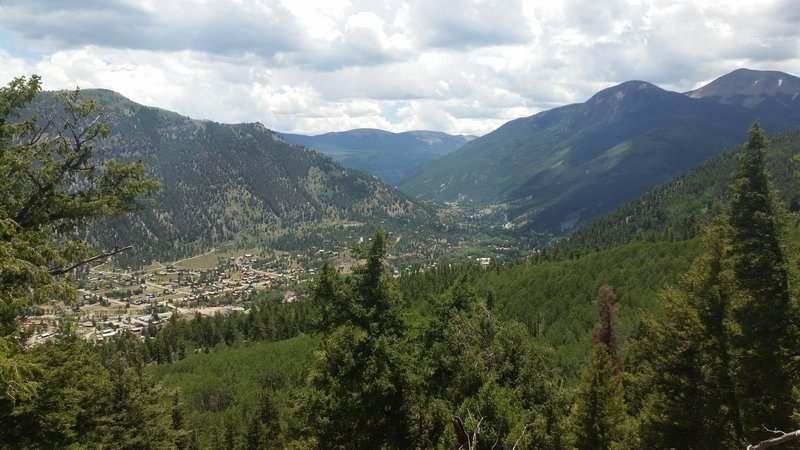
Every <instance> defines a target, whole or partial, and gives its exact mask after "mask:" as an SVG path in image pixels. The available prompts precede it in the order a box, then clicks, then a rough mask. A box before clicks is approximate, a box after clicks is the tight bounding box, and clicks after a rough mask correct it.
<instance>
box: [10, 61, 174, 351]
mask: <svg viewBox="0 0 800 450" xmlns="http://www.w3.org/2000/svg"><path fill="white" fill-rule="evenodd" d="M40 90H41V82H40V79H39V77H37V76H32V77H31V78H30V79H25V78H16V79H14V80H13V81H12V82H11V83H9V84H8V85H7V86H6V87H3V88H1V89H0V172H1V173H3V174H4V175H3V177H2V179H0V256H1V257H0V279H2V282H3V289H2V292H0V336H2V337H5V336H8V335H9V334H11V333H13V331H14V329H15V327H16V319H17V318H18V317H19V316H20V315H21V314H22V313H24V311H25V308H26V307H27V306H29V305H30V304H40V303H44V302H47V301H50V300H51V299H59V300H64V301H71V300H72V299H73V298H74V297H75V290H74V285H73V280H72V279H71V277H59V276H58V275H63V274H65V273H68V272H70V269H71V268H74V267H77V266H79V265H81V263H83V262H85V261H87V260H88V259H89V258H91V257H93V256H95V253H94V252H93V250H92V248H91V247H90V246H89V245H88V244H87V243H85V242H82V241H73V240H69V239H67V236H68V235H69V233H72V232H75V231H76V230H80V229H83V228H85V227H86V226H87V224H88V223H89V222H90V221H93V220H96V219H99V218H104V217H117V216H120V215H122V214H124V213H127V212H130V211H138V210H141V209H142V206H143V205H142V203H141V199H142V198H143V197H145V196H148V195H150V194H152V193H153V192H154V191H155V189H156V188H157V187H158V183H157V182H155V181H153V180H150V179H147V178H146V177H145V173H144V166H143V165H142V164H141V163H139V162H132V163H120V162H118V161H116V160H115V159H108V158H104V157H102V152H101V151H100V150H99V149H97V148H95V144H96V142H97V141H98V140H99V139H101V138H104V137H106V136H108V134H109V128H108V126H107V125H106V124H105V123H104V122H102V121H98V120H97V112H96V110H97V107H98V105H97V104H96V103H95V102H92V101H86V100H84V99H83V98H82V97H81V96H80V93H79V92H78V91H74V92H62V93H59V94H57V95H56V104H55V106H54V108H53V109H52V110H51V111H49V112H48V113H46V114H45V115H44V116H42V117H38V116H36V115H33V116H30V117H27V118H25V119H22V114H23V112H24V108H26V107H28V106H29V104H30V103H31V102H32V101H33V99H34V97H35V96H36V94H37V93H38V92H39V91H40Z"/></svg>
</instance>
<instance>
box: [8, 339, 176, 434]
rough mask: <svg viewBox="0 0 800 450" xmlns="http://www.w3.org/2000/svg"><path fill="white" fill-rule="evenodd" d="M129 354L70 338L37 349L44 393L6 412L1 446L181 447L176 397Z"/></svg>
mask: <svg viewBox="0 0 800 450" xmlns="http://www.w3.org/2000/svg"><path fill="white" fill-rule="evenodd" d="M134 339H135V338H134ZM122 355H123V353H120V354H118V355H116V356H114V357H111V358H108V359H106V360H103V359H101V357H100V354H99V353H98V352H97V351H96V350H95V349H94V348H92V347H91V346H90V344H88V343H87V342H85V341H84V340H82V339H80V338H78V337H76V336H74V335H71V334H68V335H66V336H65V337H64V338H61V339H56V340H51V341H48V342H47V343H45V344H42V345H39V346H37V347H35V348H33V349H32V350H31V351H30V352H29V357H30V358H31V360H32V361H33V362H34V363H36V364H37V365H38V366H39V367H42V368H43V369H44V370H41V371H40V372H38V373H37V374H36V375H35V378H34V381H35V382H36V383H37V385H38V387H39V389H38V391H37V394H38V395H37V396H35V397H33V398H30V399H26V400H24V401H18V402H16V403H15V404H13V405H12V406H11V408H10V411H3V412H4V413H6V412H7V414H4V415H3V417H4V418H3V423H4V426H3V427H2V430H0V448H9V449H10V448H14V449H21V448H68V447H69V448H98V449H103V448H109V449H110V448H115V449H164V448H175V446H176V440H177V438H178V436H179V433H178V431H179V430H176V429H175V428H173V422H172V420H171V418H172V415H171V412H172V409H171V402H170V397H169V395H168V394H167V393H166V392H164V391H163V390H162V388H161V387H159V386H157V385H153V383H152V381H151V379H150V378H149V376H148V375H146V374H145V373H144V372H142V370H141V366H137V365H136V364H131V363H130V362H129V361H127V360H126V359H125V358H124V357H123V356H122ZM5 407H8V405H7V404H4V408H3V409H5Z"/></svg>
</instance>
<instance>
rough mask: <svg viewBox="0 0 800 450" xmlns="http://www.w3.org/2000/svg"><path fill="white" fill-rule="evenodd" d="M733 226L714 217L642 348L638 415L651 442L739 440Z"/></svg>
mask: <svg viewBox="0 0 800 450" xmlns="http://www.w3.org/2000/svg"><path fill="white" fill-rule="evenodd" d="M729 234H730V232H729V226H728V224H727V220H726V218H725V217H719V218H717V219H715V221H714V223H713V224H712V226H711V227H710V228H709V230H708V231H707V233H706V235H705V237H704V241H705V244H704V245H705V252H704V254H703V255H701V256H700V257H698V258H697V259H696V260H695V261H694V262H693V263H692V267H691V268H690V269H689V271H688V272H687V273H686V274H685V275H684V276H683V277H682V279H681V283H680V285H679V286H678V287H677V288H673V289H669V290H666V291H665V292H664V293H663V294H662V297H661V305H662V308H663V310H664V316H663V318H662V320H661V321H660V322H658V323H654V324H653V325H652V328H653V329H654V331H653V335H651V336H650V337H649V339H648V340H647V342H646V344H645V346H644V349H643V350H642V351H644V352H647V353H649V360H650V364H651V366H650V367H649V368H648V369H649V370H648V371H647V372H648V373H649V374H650V379H649V386H648V387H647V388H646V390H647V391H648V394H647V396H646V398H645V399H644V407H643V411H642V414H641V422H642V425H641V427H642V435H643V444H644V446H645V447H646V448H682V449H704V450H706V449H708V450H711V449H727V448H734V447H737V446H739V445H740V444H741V442H742V427H741V421H740V419H739V405H738V401H737V396H736V393H735V392H734V389H733V385H732V380H731V362H730V348H729V347H730V344H729V339H728V335H729V331H728V327H729V325H728V323H729V322H730V318H729V316H730V302H731V298H732V296H733V295H734V292H735V287H734V283H733V274H732V271H731V270H730V268H729V267H728V266H729V265H730V263H729V259H728V257H727V256H728V255H727V253H728V251H729V247H730V244H729V242H730V241H729V239H730V236H729Z"/></svg>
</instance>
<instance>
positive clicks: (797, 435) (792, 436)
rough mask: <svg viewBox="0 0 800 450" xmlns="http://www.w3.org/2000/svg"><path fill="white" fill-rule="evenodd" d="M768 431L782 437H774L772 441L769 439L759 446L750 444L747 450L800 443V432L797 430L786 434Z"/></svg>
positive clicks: (778, 431)
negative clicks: (793, 442) (794, 442)
mask: <svg viewBox="0 0 800 450" xmlns="http://www.w3.org/2000/svg"><path fill="white" fill-rule="evenodd" d="M767 431H771V432H773V433H775V434H779V435H780V436H778V437H774V438H772V439H767V440H765V441H761V442H759V443H758V444H750V445H748V446H747V450H761V449H764V448H769V447H773V446H776V445H781V444H785V443H787V442H792V441H800V430H795V431H792V432H790V433H785V432H783V431H780V430H767Z"/></svg>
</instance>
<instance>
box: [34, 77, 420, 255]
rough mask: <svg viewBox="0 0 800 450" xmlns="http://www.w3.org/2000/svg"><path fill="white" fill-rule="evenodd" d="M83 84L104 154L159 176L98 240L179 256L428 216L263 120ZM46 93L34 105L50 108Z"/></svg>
mask: <svg viewBox="0 0 800 450" xmlns="http://www.w3.org/2000/svg"><path fill="white" fill-rule="evenodd" d="M83 94H84V95H85V96H86V97H87V98H88V99H94V100H97V101H98V102H99V104H100V105H101V106H102V109H101V110H99V112H100V115H101V118H102V119H103V120H105V121H106V122H107V123H108V125H109V128H110V130H111V134H110V135H109V136H108V137H107V138H106V139H104V140H103V141H102V142H100V143H99V144H100V145H102V146H103V147H105V148H107V154H106V156H107V157H116V158H120V159H122V160H138V161H142V162H143V163H144V164H145V166H146V167H147V168H148V173H149V174H150V176H152V177H154V178H156V179H158V180H160V181H161V191H160V192H159V193H158V194H157V195H156V196H155V199H154V205H155V206H154V207H153V208H147V209H145V210H144V211H143V212H142V214H140V215H138V216H136V217H134V218H132V219H125V220H120V221H115V222H113V223H111V227H110V229H109V228H107V227H105V226H103V227H98V228H96V229H95V230H96V231H97V232H98V234H96V235H94V236H90V237H95V238H97V239H98V240H99V241H100V242H101V243H108V242H113V241H115V240H116V241H117V242H118V241H124V242H125V243H126V244H137V247H138V249H137V250H138V254H139V256H144V257H145V258H152V257H153V256H155V255H158V256H159V257H161V258H170V257H171V258H175V257H177V256H186V255H192V254H197V253H201V250H203V249H208V248H210V247H212V246H214V245H218V244H220V243H225V242H229V241H234V240H240V241H249V242H250V245H253V244H254V243H259V242H262V243H263V242H266V241H267V240H268V239H270V238H273V239H274V238H277V237H280V236H282V235H283V234H284V233H285V232H286V231H288V230H292V229H293V228H294V227H298V226H304V225H309V224H313V225H314V227H317V228H318V231H321V230H323V229H325V228H326V227H327V228H328V229H331V230H335V229H336V227H337V226H341V225H353V224H355V225H358V226H362V227H363V226H364V225H365V224H366V223H370V224H372V223H377V222H381V221H385V222H386V224H385V226H386V227H387V228H388V229H397V230H399V229H401V228H402V229H403V230H412V229H417V228H416V226H417V225H420V226H422V227H425V226H427V225H430V224H431V223H432V216H433V214H432V213H431V211H429V210H428V209H426V208H425V207H422V206H420V205H419V204H417V203H415V202H414V201H413V200H411V199H410V198H408V197H406V196H404V195H403V194H401V193H400V192H398V191H396V190H395V189H393V188H391V187H388V186H386V185H385V184H383V183H381V182H380V181H378V180H376V179H375V178H374V177H371V176H369V175H366V174H363V173H358V172H355V171H351V170H348V169H345V168H342V167H341V166H339V165H338V164H336V163H334V162H333V161H331V160H330V159H329V158H327V157H325V156H323V155H321V154H319V153H317V152H314V151H310V150H307V149H304V148H301V147H299V146H295V145H289V144H287V143H285V142H284V141H283V140H281V139H280V138H278V137H277V136H276V135H275V134H274V133H273V132H272V131H270V130H268V129H266V128H265V127H264V126H263V125H261V124H258V123H253V124H239V125H226V124H219V123H214V122H209V121H197V120H192V119H190V118H188V117H183V116H180V115H178V114H175V113H172V112H168V111H164V110H160V109H156V108H150V107H146V106H142V105H138V104H136V103H133V102H131V101H129V100H127V99H125V98H123V97H121V96H120V95H118V94H116V93H114V92H111V91H103V90H88V91H84V92H83ZM49 98H51V96H44V97H42V99H41V100H40V102H39V104H38V109H39V110H44V111H46V110H47V109H48V108H49V103H48V102H49V100H48V99H49ZM307 233H309V234H311V233H312V231H310V230H309V231H307Z"/></svg>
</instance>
